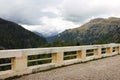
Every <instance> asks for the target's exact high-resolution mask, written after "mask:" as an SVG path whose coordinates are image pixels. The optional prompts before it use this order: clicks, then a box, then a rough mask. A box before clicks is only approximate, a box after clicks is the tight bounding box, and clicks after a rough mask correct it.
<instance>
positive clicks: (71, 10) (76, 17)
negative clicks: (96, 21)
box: [61, 0, 120, 23]
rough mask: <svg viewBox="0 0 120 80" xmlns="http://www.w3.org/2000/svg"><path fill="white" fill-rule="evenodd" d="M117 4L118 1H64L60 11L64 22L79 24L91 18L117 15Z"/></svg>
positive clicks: (119, 12) (118, 12)
mask: <svg viewBox="0 0 120 80" xmlns="http://www.w3.org/2000/svg"><path fill="white" fill-rule="evenodd" d="M108 2H109V3H108ZM119 2H120V1H119V0H114V1H109V0H103V1H102V0H93V1H90V0H75V1H74V0H65V1H64V3H63V5H62V8H61V11H62V16H63V18H64V19H65V20H68V21H72V22H75V23H81V22H83V21H85V20H87V19H89V18H91V17H99V16H100V17H101V16H104V15H105V16H106V15H108V16H116V15H119V14H120V11H119V10H118V7H120V5H119Z"/></svg>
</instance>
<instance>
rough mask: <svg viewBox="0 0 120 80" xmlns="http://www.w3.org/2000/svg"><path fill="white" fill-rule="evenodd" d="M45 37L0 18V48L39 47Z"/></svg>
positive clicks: (43, 42) (44, 41) (44, 40)
mask: <svg viewBox="0 0 120 80" xmlns="http://www.w3.org/2000/svg"><path fill="white" fill-rule="evenodd" d="M45 43H47V41H46V39H45V38H44V37H42V36H38V35H36V34H35V33H33V32H31V31H28V30H26V29H24V28H23V27H22V26H20V25H18V24H16V23H13V22H10V21H6V20H3V19H1V18H0V48H1V49H14V48H15V49H21V48H34V47H40V46H41V45H43V44H45Z"/></svg>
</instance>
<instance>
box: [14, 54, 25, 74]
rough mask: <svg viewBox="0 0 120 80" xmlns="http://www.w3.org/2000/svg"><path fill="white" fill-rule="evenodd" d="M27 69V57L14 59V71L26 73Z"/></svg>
mask: <svg viewBox="0 0 120 80" xmlns="http://www.w3.org/2000/svg"><path fill="white" fill-rule="evenodd" d="M26 69H27V56H21V57H14V58H13V59H12V70H13V71H18V72H19V71H25V70H26Z"/></svg>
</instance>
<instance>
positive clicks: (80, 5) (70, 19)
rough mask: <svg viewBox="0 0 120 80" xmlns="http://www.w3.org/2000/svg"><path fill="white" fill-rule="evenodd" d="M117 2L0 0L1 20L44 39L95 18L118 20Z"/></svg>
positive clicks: (102, 0) (99, 0) (112, 0)
mask: <svg viewBox="0 0 120 80" xmlns="http://www.w3.org/2000/svg"><path fill="white" fill-rule="evenodd" d="M119 4H120V0H0V17H1V18H3V19H7V20H10V21H14V22H16V23H18V24H20V25H22V26H23V27H25V28H26V29H29V30H31V31H38V32H41V33H43V35H45V36H49V35H51V34H56V33H60V32H62V31H64V30H65V29H70V28H74V27H79V26H80V25H81V24H83V23H85V22H87V21H88V20H90V19H93V18H96V17H103V18H107V17H111V16H112V17H120V9H119V8H120V5H119Z"/></svg>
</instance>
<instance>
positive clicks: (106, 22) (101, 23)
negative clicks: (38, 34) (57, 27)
mask: <svg viewBox="0 0 120 80" xmlns="http://www.w3.org/2000/svg"><path fill="white" fill-rule="evenodd" d="M49 41H52V42H55V41H60V42H72V43H81V44H100V43H114V42H116V43H117V42H120V18H116V17H110V18H107V19H104V18H96V19H92V20H90V21H89V22H88V23H86V24H83V25H82V26H80V27H78V28H74V29H68V30H66V31H64V32H62V33H60V34H59V35H57V36H54V37H51V38H50V40H49Z"/></svg>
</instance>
